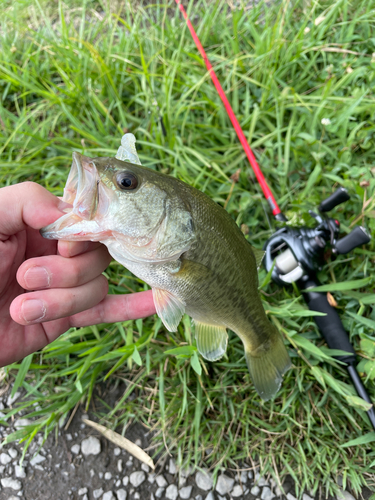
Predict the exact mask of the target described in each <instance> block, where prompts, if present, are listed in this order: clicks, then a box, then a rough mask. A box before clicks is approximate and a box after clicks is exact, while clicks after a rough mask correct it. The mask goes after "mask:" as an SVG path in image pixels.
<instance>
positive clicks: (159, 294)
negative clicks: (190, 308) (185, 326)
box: [152, 288, 185, 332]
mask: <svg viewBox="0 0 375 500" xmlns="http://www.w3.org/2000/svg"><path fill="white" fill-rule="evenodd" d="M152 296H153V298H154V304H155V308H156V312H157V313H158V316H159V318H160V319H161V320H162V322H163V323H164V326H165V327H166V328H167V330H169V331H170V332H175V331H176V330H177V327H178V324H179V322H180V321H181V318H182V315H183V314H184V312H185V304H184V302H182V301H181V300H180V299H178V298H177V297H175V296H174V295H172V294H171V293H170V292H167V291H166V290H161V289H160V288H153V289H152Z"/></svg>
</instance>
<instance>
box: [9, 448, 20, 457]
mask: <svg viewBox="0 0 375 500" xmlns="http://www.w3.org/2000/svg"><path fill="white" fill-rule="evenodd" d="M8 453H9V455H10V456H11V457H12V458H16V456H17V455H18V451H17V450H16V449H15V448H9V450H8Z"/></svg>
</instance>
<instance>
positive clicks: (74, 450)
mask: <svg viewBox="0 0 375 500" xmlns="http://www.w3.org/2000/svg"><path fill="white" fill-rule="evenodd" d="M70 451H71V452H72V453H74V455H78V453H79V452H80V451H81V447H80V445H79V444H73V446H72V447H71V448H70Z"/></svg>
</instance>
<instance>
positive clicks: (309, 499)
mask: <svg viewBox="0 0 375 500" xmlns="http://www.w3.org/2000/svg"><path fill="white" fill-rule="evenodd" d="M302 500H313V499H312V498H311V497H309V495H306V493H304V494H303V497H302Z"/></svg>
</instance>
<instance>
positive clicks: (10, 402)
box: [7, 391, 21, 406]
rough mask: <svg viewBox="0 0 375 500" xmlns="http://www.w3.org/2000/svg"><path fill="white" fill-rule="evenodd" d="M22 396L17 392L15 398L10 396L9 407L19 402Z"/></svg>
mask: <svg viewBox="0 0 375 500" xmlns="http://www.w3.org/2000/svg"><path fill="white" fill-rule="evenodd" d="M20 396H21V393H20V392H18V391H17V392H16V393H15V395H14V396H12V395H11V394H9V396H8V399H7V406H12V404H13V403H14V402H15V401H17V399H18V398H19V397H20Z"/></svg>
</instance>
